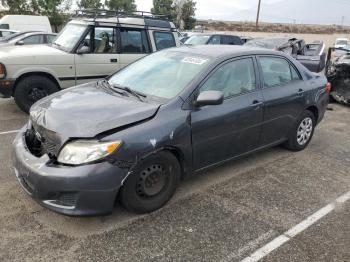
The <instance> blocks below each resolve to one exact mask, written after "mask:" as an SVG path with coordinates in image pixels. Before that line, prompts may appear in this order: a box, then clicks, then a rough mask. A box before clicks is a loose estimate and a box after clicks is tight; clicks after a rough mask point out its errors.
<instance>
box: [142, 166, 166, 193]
mask: <svg viewBox="0 0 350 262" xmlns="http://www.w3.org/2000/svg"><path fill="white" fill-rule="evenodd" d="M168 176H169V173H168V172H167V171H166V169H165V168H164V167H163V165H160V164H155V165H151V166H149V167H147V168H146V169H144V170H143V171H142V172H141V174H140V177H139V181H138V183H137V184H136V191H137V194H138V195H139V196H140V197H142V198H150V197H153V196H156V195H157V194H159V193H160V192H161V191H162V190H163V189H164V188H165V187H166V185H167V182H168Z"/></svg>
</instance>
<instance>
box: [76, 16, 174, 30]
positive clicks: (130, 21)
mask: <svg viewBox="0 0 350 262" xmlns="http://www.w3.org/2000/svg"><path fill="white" fill-rule="evenodd" d="M70 22H72V23H79V22H80V23H88V24H96V23H97V24H98V23H101V24H103V23H106V24H117V25H119V24H121V25H130V26H142V27H155V28H162V29H163V28H164V29H173V30H175V29H176V27H175V25H174V23H173V22H170V21H168V20H162V19H154V18H143V17H103V18H86V17H82V18H79V17H76V18H74V19H72V20H71V21H70Z"/></svg>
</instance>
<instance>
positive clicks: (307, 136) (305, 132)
mask: <svg viewBox="0 0 350 262" xmlns="http://www.w3.org/2000/svg"><path fill="white" fill-rule="evenodd" d="M315 125H316V120H315V116H314V114H313V113H312V112H311V111H309V110H306V111H304V112H303V113H302V114H301V116H300V117H299V120H298V121H297V122H296V124H295V126H294V127H293V128H292V130H291V134H290V136H289V140H288V141H287V142H286V143H285V144H284V146H285V147H286V148H287V149H289V150H291V151H301V150H303V149H305V148H306V147H307V145H308V144H309V143H310V141H311V139H312V136H313V134H314V130H315Z"/></svg>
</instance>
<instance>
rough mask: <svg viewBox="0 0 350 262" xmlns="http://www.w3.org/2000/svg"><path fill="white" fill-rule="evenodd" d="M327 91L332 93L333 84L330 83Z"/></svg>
mask: <svg viewBox="0 0 350 262" xmlns="http://www.w3.org/2000/svg"><path fill="white" fill-rule="evenodd" d="M326 90H327V92H328V93H330V92H331V90H332V84H331V83H329V82H328V83H327V84H326Z"/></svg>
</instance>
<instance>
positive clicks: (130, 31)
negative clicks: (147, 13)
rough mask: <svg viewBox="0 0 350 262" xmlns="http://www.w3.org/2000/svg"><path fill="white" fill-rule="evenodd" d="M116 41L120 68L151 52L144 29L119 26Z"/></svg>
mask: <svg viewBox="0 0 350 262" xmlns="http://www.w3.org/2000/svg"><path fill="white" fill-rule="evenodd" d="M118 42H119V45H120V48H119V52H120V67H121V68H123V67H125V66H127V65H128V64H130V63H132V62H134V61H136V60H137V59H140V58H141V57H144V56H146V55H148V54H149V53H151V45H150V41H149V38H148V36H147V31H146V30H145V29H142V28H129V27H125V28H120V37H119V41H118Z"/></svg>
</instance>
